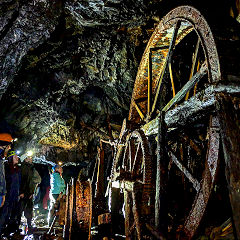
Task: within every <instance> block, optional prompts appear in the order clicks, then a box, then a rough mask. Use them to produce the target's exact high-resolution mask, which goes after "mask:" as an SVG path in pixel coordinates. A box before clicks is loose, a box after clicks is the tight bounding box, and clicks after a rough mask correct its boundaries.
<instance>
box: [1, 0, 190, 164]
mask: <svg viewBox="0 0 240 240" xmlns="http://www.w3.org/2000/svg"><path fill="white" fill-rule="evenodd" d="M177 3H178V2H177V1H167V0H163V1H157V0H155V1H144V0H127V1H126V0H83V1H76V0H55V1H53V0H32V1H27V0H2V1H1V3H0V97H1V109H0V115H1V121H2V123H1V124H2V126H4V127H6V126H7V127H8V128H9V129H10V130H11V132H12V133H13V134H14V136H15V137H17V138H18V141H17V142H16V143H15V149H19V150H20V151H22V153H24V152H26V151H27V150H29V149H32V150H34V152H35V156H36V157H37V158H39V159H41V158H44V157H45V158H46V159H47V160H49V161H53V162H54V161H63V162H65V163H67V162H73V163H79V164H81V163H87V162H89V161H92V160H93V159H94V158H95V156H96V149H97V146H98V145H99V138H102V139H105V140H108V139H114V138H117V136H118V134H119V130H120V127H121V124H122V121H123V119H124V118H126V117H127V116H128V110H129V106H130V100H131V94H132V89H133V86H134V81H135V77H136V73H137V69H138V65H139V62H140V60H141V56H142V54H143V51H144V49H145V47H146V44H147V42H148V40H149V38H150V36H151V33H152V32H153V30H154V27H155V25H156V23H157V22H158V21H159V20H160V19H161V17H162V16H163V15H164V14H166V12H167V11H169V10H170V9H171V8H173V7H174V6H177V5H178V4H177ZM184 3H185V2H184ZM2 128H3V127H2ZM20 155H21V154H20Z"/></svg>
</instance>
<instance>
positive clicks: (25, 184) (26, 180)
mask: <svg viewBox="0 0 240 240" xmlns="http://www.w3.org/2000/svg"><path fill="white" fill-rule="evenodd" d="M35 173H36V170H35V168H34V165H33V164H31V163H27V162H23V163H22V166H21V176H22V183H21V186H20V194H24V197H26V198H27V197H28V198H29V197H30V196H31V195H33V194H34V190H35V188H36V181H35V178H36V177H35ZM38 176H39V174H38ZM39 178H40V176H39ZM40 182H41V178H40ZM38 183H39V181H38Z"/></svg>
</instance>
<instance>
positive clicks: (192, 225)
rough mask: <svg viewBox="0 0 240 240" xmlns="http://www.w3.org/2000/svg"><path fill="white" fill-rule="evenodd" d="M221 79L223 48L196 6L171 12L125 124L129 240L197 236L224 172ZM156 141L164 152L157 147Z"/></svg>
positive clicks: (120, 172)
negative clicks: (218, 109)
mask: <svg viewBox="0 0 240 240" xmlns="http://www.w3.org/2000/svg"><path fill="white" fill-rule="evenodd" d="M220 79H221V73H220V64H219V58H218V53H217V48H216V44H215V41H214V38H213V34H212V32H211V30H210V28H209V26H208V24H207V22H206V20H205V19H204V18H203V16H202V15H201V14H200V13H199V12H198V11H197V10H196V9H195V8H193V7H189V6H182V7H178V8H175V9H174V10H172V11H171V12H169V13H168V14H167V15H166V16H165V17H164V18H163V19H162V20H161V22H160V23H159V24H158V26H157V27H156V29H155V31H154V33H153V34H152V36H151V38H150V40H149V42H148V44H147V47H146V49H145V52H144V54H143V57H142V60H141V63H140V66H139V69H138V73H137V77H136V81H135V85H134V89H133V94H132V100H131V105H130V111H129V117H128V123H129V127H127V124H126V121H125V122H124V124H123V127H122V132H121V134H120V139H119V142H118V147H117V151H116V154H115V159H114V165H113V172H112V182H113V183H115V182H118V183H119V187H120V188H121V189H123V191H124V205H125V234H126V238H127V239H145V238H148V236H149V235H151V234H150V232H151V233H152V234H154V235H156V236H158V238H160V237H161V235H165V236H168V237H167V238H172V239H176V238H177V236H176V235H179V236H178V237H179V238H180V239H190V238H192V237H193V235H194V234H195V232H196V230H197V228H198V226H199V224H200V221H201V219H202V217H203V215H204V212H205V209H206V206H207V203H208V200H209V197H210V193H211V191H212V188H213V183H214V180H215V176H216V172H217V167H218V159H219V121H218V117H217V116H216V114H215V111H214V110H215V107H214V104H215V97H214V94H212V93H213V91H214V85H216V84H217V83H218V82H219V81H220ZM161 119H162V120H161ZM163 125H166V130H164V127H163ZM131 126H134V127H131ZM136 126H138V127H136ZM136 128H137V129H136ZM156 135H157V136H158V140H157V141H158V147H157V149H156V146H155V147H153V145H154V144H153V143H152V142H151V141H153V140H151V141H150V140H149V137H150V136H156ZM149 145H151V146H152V147H151V149H152V153H151V151H150V148H149ZM155 152H157V154H155ZM150 153H151V154H150ZM156 155H157V156H156ZM113 185H115V186H116V184H113ZM153 193H155V196H153ZM153 202H155V207H154V204H153ZM147 229H148V230H149V232H148V231H147Z"/></svg>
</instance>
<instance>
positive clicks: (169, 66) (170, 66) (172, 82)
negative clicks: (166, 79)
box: [168, 63, 176, 97]
mask: <svg viewBox="0 0 240 240" xmlns="http://www.w3.org/2000/svg"><path fill="white" fill-rule="evenodd" d="M168 68H169V74H170V79H171V84H172V92H173V97H175V95H176V93H175V87H174V81H173V74H172V64H171V63H169V64H168Z"/></svg>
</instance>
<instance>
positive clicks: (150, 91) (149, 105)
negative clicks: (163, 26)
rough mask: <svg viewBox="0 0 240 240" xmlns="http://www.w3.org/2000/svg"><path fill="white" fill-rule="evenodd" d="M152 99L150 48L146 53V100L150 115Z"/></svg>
mask: <svg viewBox="0 0 240 240" xmlns="http://www.w3.org/2000/svg"><path fill="white" fill-rule="evenodd" d="M151 100H152V51H151V49H150V51H149V54H148V102H147V115H148V116H150V110H151Z"/></svg>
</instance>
